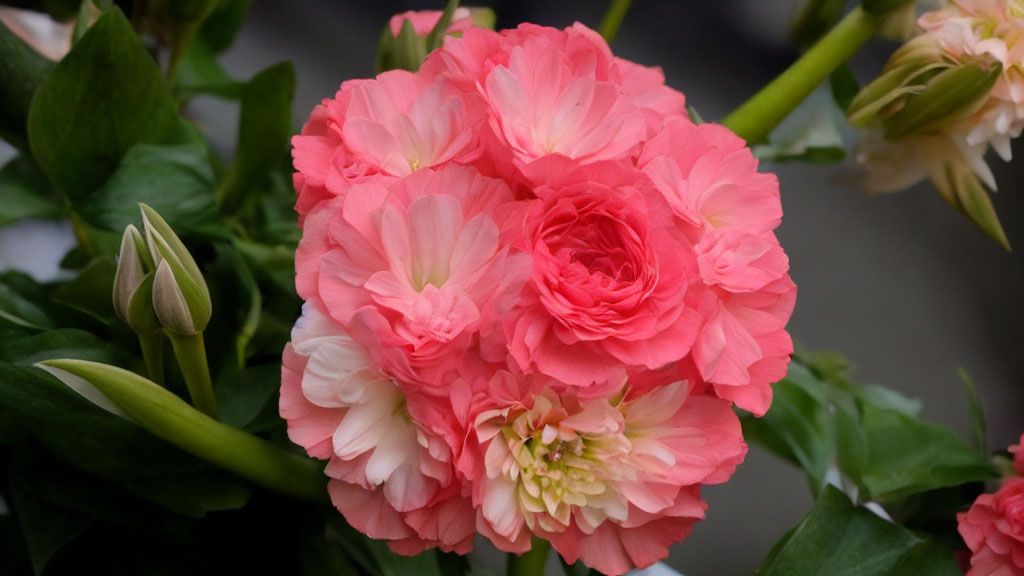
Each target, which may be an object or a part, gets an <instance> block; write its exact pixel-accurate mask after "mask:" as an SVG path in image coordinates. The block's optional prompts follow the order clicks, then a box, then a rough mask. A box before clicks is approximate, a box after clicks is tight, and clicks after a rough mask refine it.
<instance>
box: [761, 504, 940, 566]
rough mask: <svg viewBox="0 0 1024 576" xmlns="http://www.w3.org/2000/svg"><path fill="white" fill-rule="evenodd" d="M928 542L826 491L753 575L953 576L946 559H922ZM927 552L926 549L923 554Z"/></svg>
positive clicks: (933, 556)
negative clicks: (923, 547) (922, 547)
mask: <svg viewBox="0 0 1024 576" xmlns="http://www.w3.org/2000/svg"><path fill="white" fill-rule="evenodd" d="M928 542H929V541H928V540H925V539H923V538H920V537H918V536H915V535H914V534H912V533H911V532H909V531H908V530H906V529H904V528H901V527H899V526H897V525H895V524H892V523H890V522H887V521H885V520H883V519H881V518H879V517H877V516H875V515H874V514H872V513H871V512H869V511H868V510H866V509H864V508H855V507H854V506H853V505H852V504H851V503H850V500H849V499H848V498H847V497H846V496H845V495H844V494H843V493H842V492H840V491H839V490H837V489H835V488H833V487H832V486H827V487H826V488H825V490H824V492H823V493H822V495H821V497H820V498H818V500H817V502H816V503H815V505H814V509H813V510H811V512H810V513H809V514H808V515H807V516H806V517H805V518H804V519H803V520H802V521H801V522H800V524H799V525H798V526H797V527H796V528H795V529H794V530H793V531H792V532H791V533H789V534H787V535H786V537H785V541H784V542H782V543H781V544H780V545H777V546H776V548H775V549H774V550H773V551H772V553H771V554H770V555H769V557H768V559H767V560H766V561H765V563H764V564H762V565H761V567H760V568H759V569H758V571H757V573H758V574H760V575H762V576H817V575H820V576H826V575H827V576H908V575H918V574H919V575H921V576H925V575H934V576H946V575H949V576H953V575H958V574H960V572H959V567H958V566H957V564H956V562H955V561H954V560H953V558H952V555H949V554H930V555H929V554H923V553H922V549H921V548H920V547H921V546H925V547H927V546H929V544H928ZM928 550H929V549H928V548H925V549H924V551H925V552H927V551H928Z"/></svg>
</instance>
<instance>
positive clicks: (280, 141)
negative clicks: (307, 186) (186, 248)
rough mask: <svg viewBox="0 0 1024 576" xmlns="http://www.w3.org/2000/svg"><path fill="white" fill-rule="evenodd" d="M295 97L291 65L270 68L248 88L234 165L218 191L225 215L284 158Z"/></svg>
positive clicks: (257, 76)
mask: <svg viewBox="0 0 1024 576" xmlns="http://www.w3.org/2000/svg"><path fill="white" fill-rule="evenodd" d="M294 95H295V69H294V67H293V66H292V65H291V63H290V62H283V63H281V64H277V65H274V66H271V67H270V68H267V69H266V70H264V71H262V72H260V73H259V74H257V75H256V76H255V77H253V79H252V81H250V82H249V85H248V86H246V88H245V93H244V94H243V96H242V111H241V117H240V119H239V126H238V147H237V151H236V154H235V161H234V164H232V166H231V171H230V172H229V173H228V176H227V179H225V181H224V182H223V183H222V184H221V187H220V188H219V189H218V191H217V200H218V202H219V203H220V204H221V209H222V211H225V212H227V213H231V212H233V211H235V210H237V209H238V208H239V207H240V206H241V205H242V204H243V203H244V202H245V200H246V199H247V195H249V193H250V192H251V189H252V188H254V187H255V186H257V185H258V184H259V183H260V180H261V179H262V178H263V177H264V176H266V174H267V172H268V171H269V169H270V168H271V167H273V166H274V165H275V163H276V162H277V161H278V160H280V159H281V158H283V157H284V156H285V153H286V151H287V150H288V139H289V137H290V136H291V133H292V126H291V122H292V116H291V109H292V98H293V97H294Z"/></svg>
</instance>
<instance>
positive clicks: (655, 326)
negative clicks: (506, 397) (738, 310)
mask: <svg viewBox="0 0 1024 576" xmlns="http://www.w3.org/2000/svg"><path fill="white" fill-rule="evenodd" d="M531 170H532V173H531V178H532V179H533V180H534V181H538V182H543V184H541V185H540V186H538V187H536V188H534V193H535V194H536V195H537V196H538V197H539V200H536V201H534V202H533V204H532V206H531V209H530V211H529V213H528V215H527V217H526V225H525V226H526V233H525V235H524V237H523V238H522V240H521V242H522V250H523V251H525V252H527V253H529V254H530V255H531V256H532V258H533V277H532V279H531V281H530V282H529V283H528V284H527V285H526V287H525V289H524V292H523V295H522V297H521V299H520V302H519V303H518V305H517V306H516V307H515V308H514V309H513V310H512V311H511V312H510V313H509V314H508V315H507V316H506V317H505V319H504V325H505V334H506V336H507V338H508V340H509V351H510V353H511V355H512V357H513V358H514V359H515V361H516V363H517V365H518V366H519V368H520V369H521V370H523V371H525V372H537V373H541V374H545V375H547V376H550V377H552V378H556V379H558V380H561V381H563V382H566V383H568V384H570V385H573V386H584V387H585V386H589V385H591V384H595V383H596V384H604V383H611V384H616V385H620V384H622V383H623V382H625V378H626V370H627V368H629V367H631V366H643V367H646V368H649V369H656V368H660V367H662V366H664V365H666V364H669V363H671V362H675V361H678V360H681V359H682V358H683V357H685V356H686V354H687V353H688V352H689V351H690V347H691V345H692V343H693V341H694V339H695V338H696V335H697V330H698V328H699V325H700V322H701V315H700V313H699V311H698V310H699V308H700V307H701V306H702V305H703V304H702V303H703V302H704V300H705V297H706V294H704V291H702V290H701V286H700V285H695V284H694V280H695V279H697V278H698V275H697V263H696V260H695V258H694V254H693V249H692V246H691V245H690V244H689V243H688V242H687V241H686V239H685V238H683V237H682V236H681V235H680V234H678V233H677V231H676V229H675V227H674V225H673V222H672V219H671V216H670V214H671V210H670V208H669V206H668V205H667V204H666V203H665V201H664V199H663V198H662V197H661V195H660V194H659V193H658V192H657V191H656V190H654V188H653V186H652V185H651V183H650V181H649V179H648V178H647V177H646V176H645V175H644V174H643V173H642V172H640V171H638V170H636V169H635V168H633V167H632V166H631V165H630V164H628V163H613V162H607V163H598V164H594V165H591V166H587V167H586V168H580V167H579V166H577V165H575V164H574V163H572V162H571V161H569V160H568V159H566V158H564V157H552V158H550V159H548V161H545V162H542V163H538V164H535V165H534V166H533V167H532V169H531Z"/></svg>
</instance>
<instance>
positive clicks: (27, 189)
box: [0, 156, 64, 226]
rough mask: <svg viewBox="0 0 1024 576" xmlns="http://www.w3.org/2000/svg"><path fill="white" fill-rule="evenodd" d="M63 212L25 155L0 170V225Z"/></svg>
mask: <svg viewBox="0 0 1024 576" xmlns="http://www.w3.org/2000/svg"><path fill="white" fill-rule="evenodd" d="M63 213H64V210H63V208H62V207H61V205H60V203H59V202H58V201H57V199H56V198H55V197H54V194H53V191H52V190H51V189H50V185H49V183H48V182H47V181H46V176H44V175H43V173H42V172H40V171H39V167H38V166H36V165H35V163H34V162H32V160H31V158H29V157H27V156H18V157H16V158H14V159H12V160H11V161H10V162H8V163H7V164H5V165H4V167H3V169H0V226H6V225H8V224H11V223H13V222H17V221H19V220H24V219H27V218H35V219H42V218H45V219H52V218H60V217H61V216H62V215H63Z"/></svg>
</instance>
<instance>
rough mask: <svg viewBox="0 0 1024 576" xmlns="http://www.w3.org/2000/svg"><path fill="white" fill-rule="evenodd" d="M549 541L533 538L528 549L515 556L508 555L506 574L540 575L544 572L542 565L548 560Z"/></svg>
mask: <svg viewBox="0 0 1024 576" xmlns="http://www.w3.org/2000/svg"><path fill="white" fill-rule="evenodd" d="M550 549H551V543H550V542H548V541H547V540H543V539H541V538H533V540H532V541H531V542H530V549H529V550H527V551H526V552H525V553H523V554H520V555H519V556H516V555H515V554H509V555H508V570H507V571H506V572H505V573H506V574H507V576H540V575H541V574H544V565H545V564H547V561H548V550H550Z"/></svg>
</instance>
